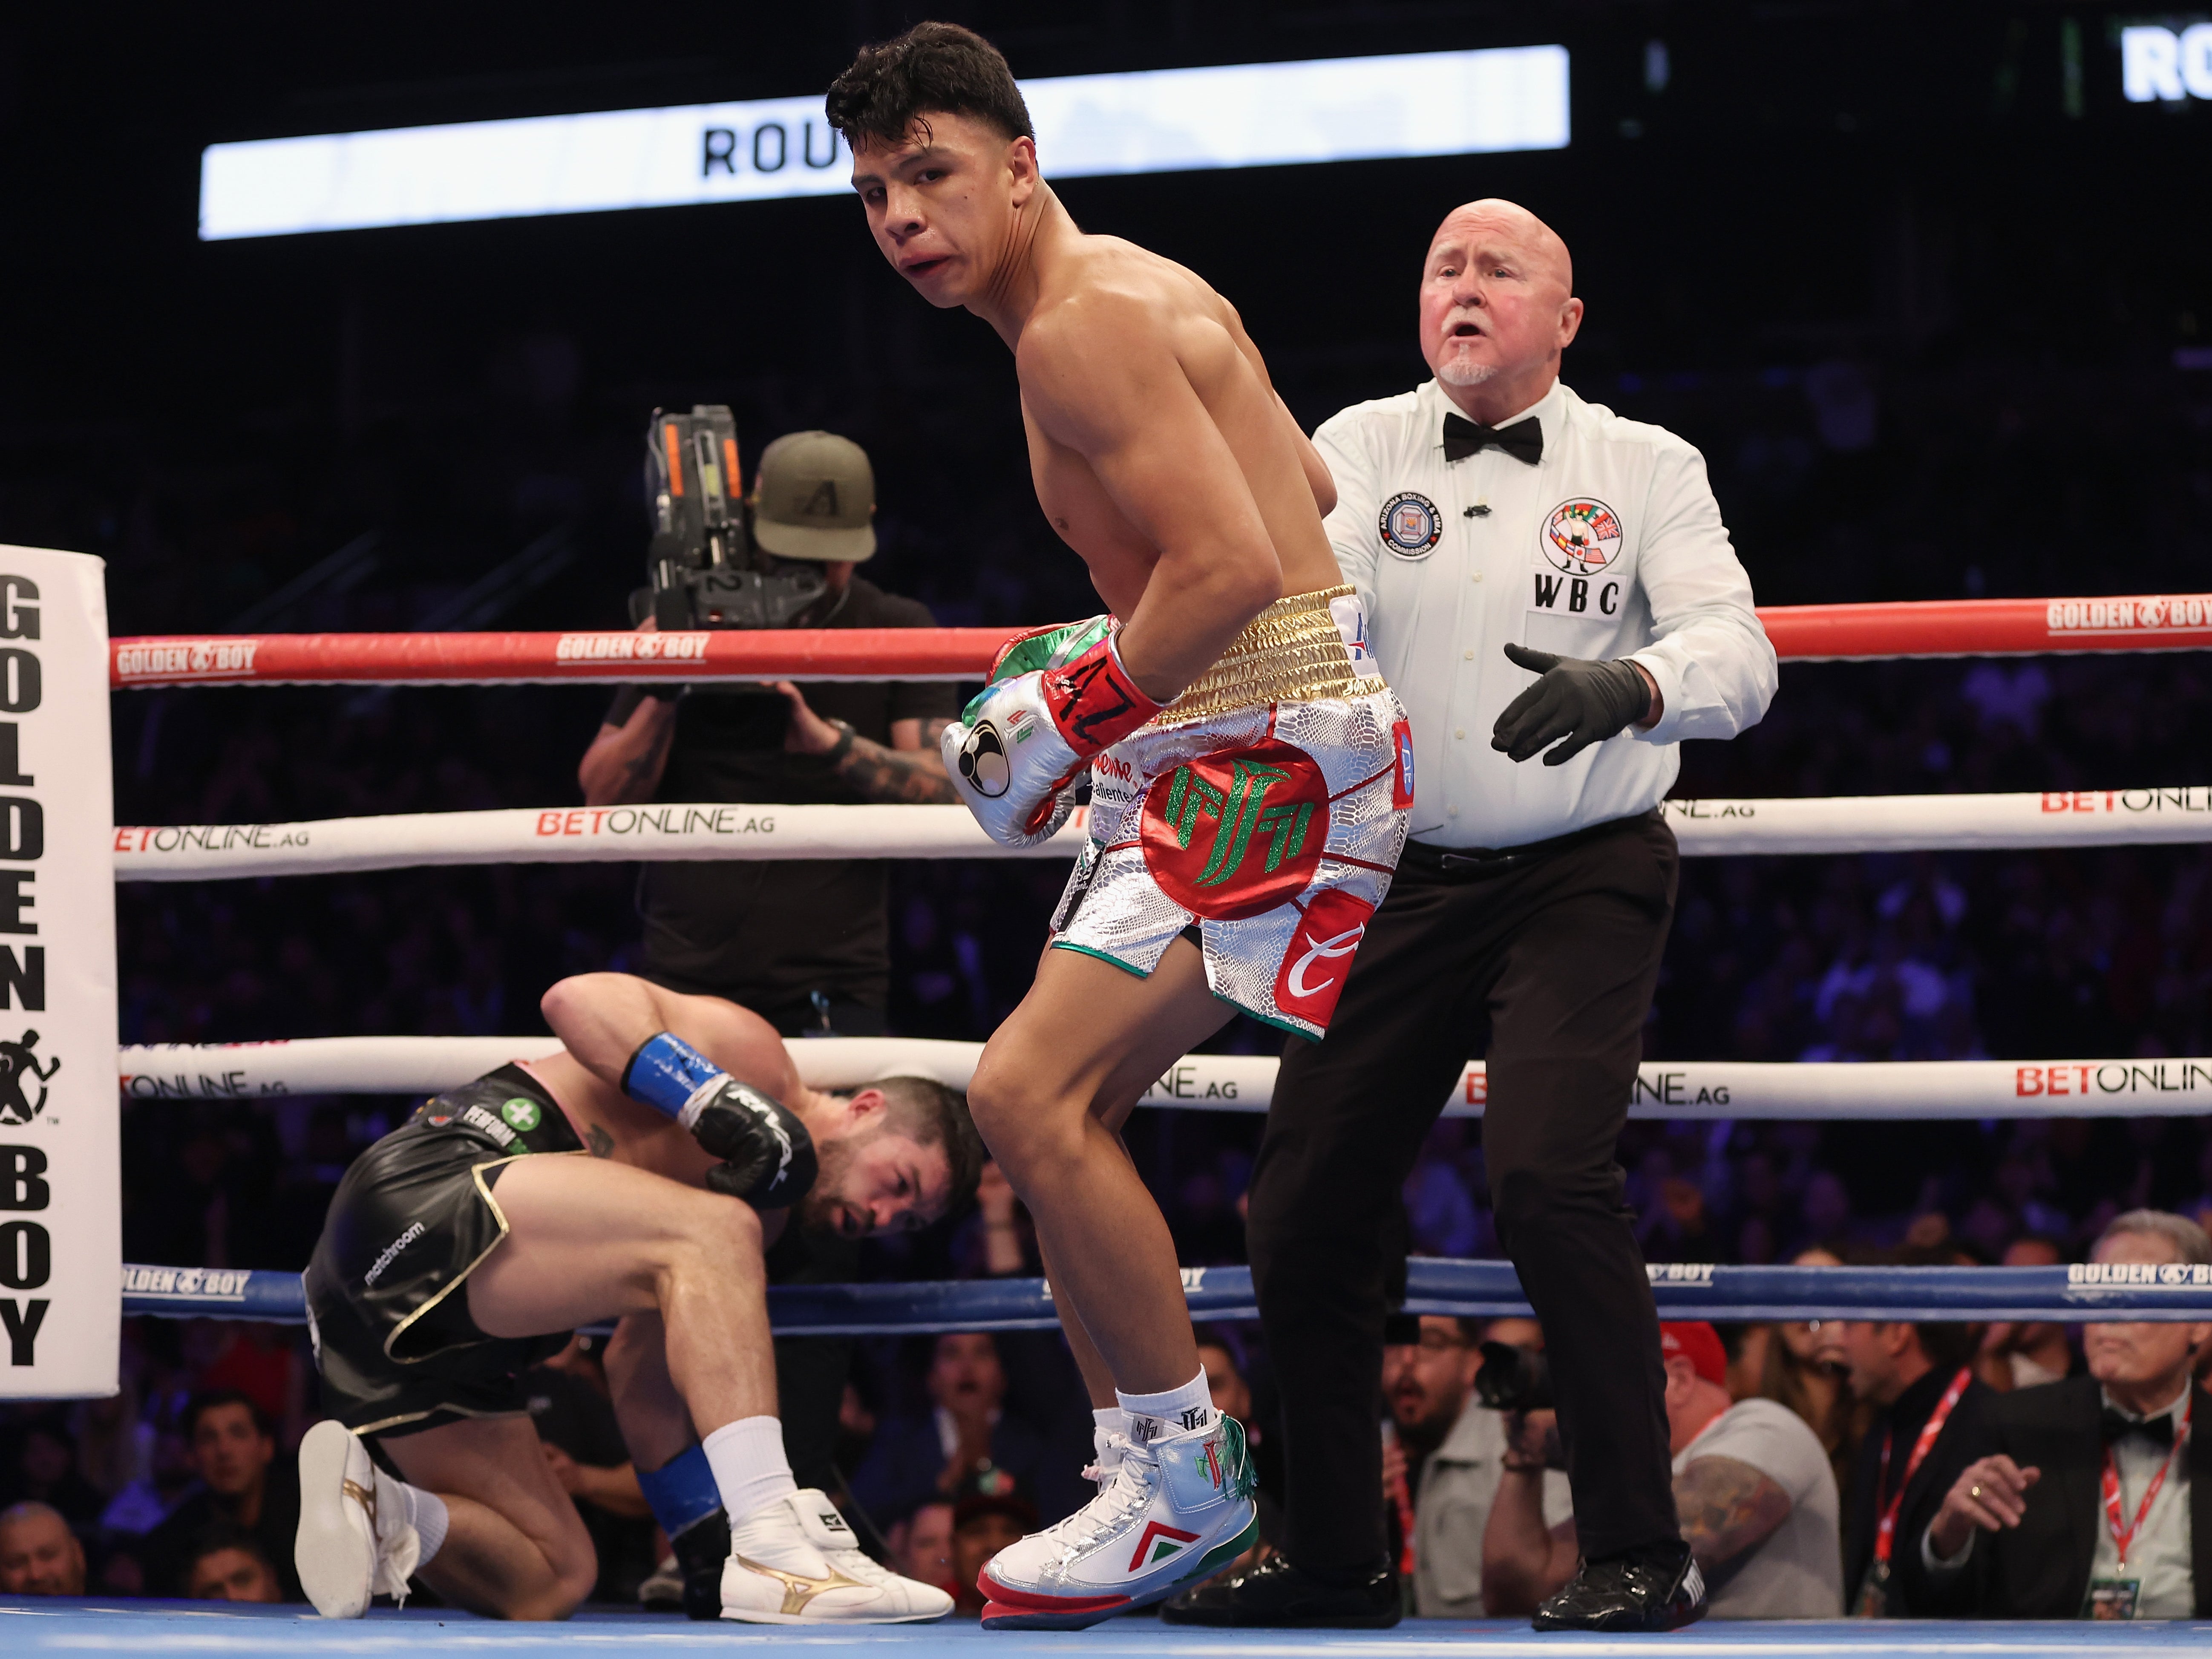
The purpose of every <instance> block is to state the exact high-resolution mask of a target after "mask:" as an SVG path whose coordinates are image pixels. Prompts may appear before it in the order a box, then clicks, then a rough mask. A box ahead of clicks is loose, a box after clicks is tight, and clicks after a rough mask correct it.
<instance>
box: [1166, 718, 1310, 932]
mask: <svg viewBox="0 0 2212 1659" xmlns="http://www.w3.org/2000/svg"><path fill="white" fill-rule="evenodd" d="M1138 838H1139V843H1140V844H1141V846H1142V847H1143V849H1144V855H1145V867H1146V869H1147V870H1149V871H1150V872H1152V879H1153V880H1154V881H1156V882H1158V884H1159V886H1160V890H1161V891H1162V892H1164V893H1165V894H1166V895H1167V896H1169V897H1170V898H1171V899H1173V900H1174V901H1175V902H1176V903H1177V904H1180V905H1181V906H1182V908H1184V909H1186V910H1188V911H1190V912H1191V913H1192V914H1193V915H1200V916H1206V917H1208V918H1210V919H1212V920H1213V921H1239V920H1241V919H1243V918H1244V917H1246V916H1258V915H1266V914H1267V912H1268V911H1270V910H1272V909H1273V908H1275V907H1276V906H1277V905H1279V904H1282V903H1285V902H1288V901H1289V900H1291V899H1293V898H1296V897H1297V896H1298V895H1299V894H1300V893H1303V892H1304V891H1305V890H1306V888H1307V886H1308V885H1309V884H1310V883H1311V882H1312V880H1313V878H1314V873H1315V872H1316V871H1317V870H1318V869H1320V867H1321V852H1322V845H1323V844H1324V843H1325V842H1327V841H1328V780H1327V779H1326V778H1324V777H1323V776H1322V769H1321V768H1320V766H1319V765H1317V764H1316V763H1315V761H1314V758H1313V757H1312V756H1310V755H1309V754H1307V753H1306V751H1305V750H1303V749H1300V748H1298V747H1297V746H1296V745H1295V744H1288V743H1284V742H1281V741H1279V740H1278V741H1273V742H1268V743H1263V744H1257V745H1255V747H1253V748H1250V749H1230V750H1222V751H1221V752H1220V753H1218V754H1213V755H1201V756H1200V757H1199V758H1198V759H1196V760H1194V761H1189V762H1187V763H1184V764H1183V765H1181V766H1178V767H1176V769H1175V770H1174V771H1172V772H1164V773H1162V774H1161V775H1159V776H1158V777H1157V778H1155V779H1153V780H1152V787H1151V788H1150V789H1149V790H1147V791H1146V794H1145V810H1144V814H1143V817H1142V819H1141V821H1140V823H1139V829H1138Z"/></svg>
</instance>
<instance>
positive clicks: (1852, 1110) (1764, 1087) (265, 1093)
mask: <svg viewBox="0 0 2212 1659" xmlns="http://www.w3.org/2000/svg"><path fill="white" fill-rule="evenodd" d="M785 1046H786V1047H787V1048H789V1049H790V1051H791V1054H792V1056H793V1059H794V1060H796V1061H797V1062H798V1066H799V1076H800V1077H801V1078H802V1079H804V1080H805V1082H806V1083H807V1084H808V1085H811V1086H812V1087H814V1088H817V1089H835V1088H853V1087H855V1086H857V1085H861V1084H866V1083H869V1082H872V1081H873V1080H874V1079H878V1078H884V1077H892V1076H897V1075H902V1074H904V1075H909V1076H921V1077H931V1078H935V1079H938V1080H939V1082H941V1083H944V1084H946V1085H950V1086H951V1087H953V1088H957V1089H964V1088H966V1087H967V1086H968V1079H969V1076H970V1075H971V1074H972V1073H973V1072H974V1071H975V1060H976V1057H977V1056H978V1055H979V1054H981V1053H982V1045H981V1043H976V1042H933V1041H930V1040H927V1039H923V1038H917V1037H823V1038H817V1039H806V1038H801V1039H798V1040H794V1041H791V1042H787V1044H786V1045H785ZM557 1047H558V1045H557V1044H556V1042H554V1040H553V1039H552V1038H550V1037H544V1036H537V1037H426V1036H416V1037H410V1036H353V1037H308V1038H305V1039H302V1040H300V1041H297V1042H245V1043H161V1044H155V1045H150V1046H144V1047H138V1048H125V1049H124V1050H123V1051H122V1054H121V1057H120V1058H121V1071H122V1086H123V1092H124V1094H125V1095H126V1096H127V1097H131V1098H132V1099H137V1100H252V1099H259V1098H262V1097H269V1096H283V1095H323V1094H396V1095H430V1094H435V1093H437V1092H439V1091H441V1090H444V1089H450V1088H452V1087H453V1086H454V1085H456V1084H459V1083H465V1082H467V1081H468V1080H469V1079H471V1078H475V1077H480V1076H482V1075H483V1073H486V1072H489V1071H490V1070H492V1069H493V1068H494V1067H495V1066H502V1065H505V1064H506V1063H507V1061H509V1060H528V1059H531V1058H533V1057H535V1056H538V1055H543V1054H550V1053H552V1052H554V1050H555V1049H556V1048H557ZM1275 1069H1276V1061H1275V1060H1274V1058H1273V1056H1272V1055H1264V1054H1190V1055H1187V1056H1186V1057H1185V1058H1184V1059H1182V1060H1180V1061H1178V1062H1177V1063H1176V1065H1175V1066H1173V1067H1171V1068H1170V1070H1169V1072H1168V1073H1167V1074H1166V1075H1165V1076H1164V1077H1163V1078H1161V1079H1160V1080H1159V1081H1158V1083H1156V1084H1154V1085H1152V1088H1151V1089H1150V1090H1148V1091H1146V1095H1145V1097H1144V1099H1143V1101H1142V1102H1141V1104H1144V1105H1148V1106H1169V1107H1181V1108H1183V1109H1189V1110H1195V1111H1214V1112H1264V1111H1265V1110H1267V1103H1268V1101H1269V1100H1270V1099H1271V1098H1272V1097H1273V1094H1274V1087H1275ZM1485 1093H1486V1078H1485V1073H1484V1069H1483V1066H1482V1064H1481V1062H1480V1061H1476V1062H1474V1063H1473V1064H1471V1065H1469V1066H1468V1067H1467V1068H1466V1070H1465V1071H1464V1072H1463V1073H1462V1074H1461V1078H1460V1081H1459V1084H1458V1085H1457V1087H1455V1089H1454V1090H1453V1091H1452V1095H1451V1098H1450V1100H1449V1103H1447V1104H1446V1106H1445V1108H1444V1115H1446V1116H1447V1117H1479V1116H1480V1115H1481V1114H1482V1103H1483V1099H1484V1096H1485ZM2206 1112H2212V1058H2205V1059H2194V1060H2019V1061H2015V1060H1893V1061H1869V1062H1867V1063H1863V1064H1833V1063H1827V1062H1800V1063H1796V1064H1787V1063H1785V1064H1772V1063H1768V1062H1762V1061H1752V1060H1683V1061H1668V1060H1647V1061H1646V1062H1645V1063H1644V1065H1642V1066H1639V1067H1638V1070H1637V1079H1636V1085H1635V1088H1634V1089H1633V1091H1632V1093H1631V1098H1630V1102H1629V1109H1628V1115H1630V1116H1631V1117H1640V1118H1658V1119H1676V1118H1680V1119H1707V1118H1808V1119H1824V1118H1854V1119H1867V1118H1874V1119H1881V1118H1889V1119H1923V1118H1997V1117H2151V1116H2166V1117H2179V1116H2194V1115H2201V1114H2203V1113H2206Z"/></svg>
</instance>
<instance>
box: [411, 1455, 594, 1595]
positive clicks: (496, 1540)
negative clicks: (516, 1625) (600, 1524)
mask: <svg viewBox="0 0 2212 1659" xmlns="http://www.w3.org/2000/svg"><path fill="white" fill-rule="evenodd" d="M381 1444H382V1445H383V1448H384V1450H385V1452H386V1455H389V1456H390V1457H391V1459H392V1462H394V1463H395V1464H397V1465H398V1468H399V1473H400V1474H401V1475H402V1476H403V1477H404V1479H405V1480H406V1481H407V1483H408V1484H409V1485H410V1486H419V1487H420V1488H422V1490H423V1491H424V1492H435V1493H436V1494H437V1495H438V1496H439V1497H440V1498H442V1499H443V1500H444V1502H445V1505H446V1513H447V1530H446V1541H445V1542H444V1544H443V1545H441V1547H439V1550H438V1553H437V1554H436V1555H435V1556H434V1557H432V1558H431V1559H430V1560H429V1561H428V1562H427V1563H425V1564H424V1565H422V1567H421V1568H420V1569H419V1570H418V1572H417V1575H416V1576H417V1577H420V1578H421V1579H422V1582H423V1583H426V1584H428V1585H429V1586H430V1588H431V1589H435V1590H436V1591H437V1592H438V1594H439V1595H441V1596H443V1597H444V1598H445V1599H446V1600H447V1601H451V1602H453V1604H454V1605H455V1606H457V1607H466V1608H467V1609H469V1611H471V1613H483V1614H485V1615H487V1616H489V1617H491V1618H495V1619H566V1618H567V1617H568V1615H569V1614H570V1613H573V1612H574V1611H575V1608H576V1605H577V1603H579V1602H580V1601H582V1600H583V1599H584V1598H585V1597H586V1596H587V1595H590V1594H591V1593H592V1584H593V1583H596V1582H597V1581H598V1579H599V1559H598V1557H597V1556H596V1554H595V1553H593V1551H592V1536H591V1534H589V1533H588V1532H586V1531H585V1529H584V1522H583V1517H582V1516H580V1515H578V1514H577V1513H576V1505H575V1504H574V1500H572V1499H571V1498H569V1496H568V1493H567V1492H563V1491H562V1490H561V1485H560V1482H558V1481H557V1480H554V1478H553V1471H552V1470H551V1469H550V1468H549V1467H547V1465H546V1462H545V1455H544V1452H543V1451H541V1450H540V1449H539V1447H538V1430H537V1427H536V1425H533V1424H532V1422H531V1420H530V1419H528V1418H526V1417H499V1418H492V1419H486V1420H483V1421H479V1422H473V1423H448V1424H447V1425H444V1426H443V1427H441V1428H435V1429H425V1430H424V1431H422V1432H421V1433H420V1434H409V1435H401V1436H399V1437H396V1438H395V1437H389V1436H387V1437H385V1438H384V1439H383V1440H382V1442H381Z"/></svg>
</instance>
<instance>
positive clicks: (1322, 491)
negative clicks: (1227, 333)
mask: <svg viewBox="0 0 2212 1659" xmlns="http://www.w3.org/2000/svg"><path fill="white" fill-rule="evenodd" d="M1275 407H1276V408H1278V409H1279V410H1282V411H1283V420H1284V422H1285V424H1286V425H1288V426H1289V428H1291V441H1292V442H1293V443H1294V444H1295V445H1296V446H1297V452H1298V469H1299V471H1302V472H1304V474H1305V475H1306V484H1307V487H1308V488H1310V489H1311V490H1312V491H1313V498H1314V506H1315V507H1316V508H1318V509H1319V510H1320V513H1321V515H1322V518H1324V519H1326V518H1327V517H1328V515H1329V514H1330V513H1334V512H1335V511H1336V478H1335V477H1334V474H1332V473H1331V472H1330V471H1329V470H1328V462H1327V461H1325V460H1323V459H1322V455H1321V451H1320V450H1318V449H1316V448H1315V447H1314V441H1313V440H1312V439H1311V438H1309V437H1307V436H1306V429H1305V428H1304V427H1302V426H1300V425H1299V424H1298V417H1297V416H1295V415H1293V414H1291V406H1290V405H1289V404H1286V403H1285V402H1284V401H1283V394H1282V393H1281V392H1277V393H1276V394H1275Z"/></svg>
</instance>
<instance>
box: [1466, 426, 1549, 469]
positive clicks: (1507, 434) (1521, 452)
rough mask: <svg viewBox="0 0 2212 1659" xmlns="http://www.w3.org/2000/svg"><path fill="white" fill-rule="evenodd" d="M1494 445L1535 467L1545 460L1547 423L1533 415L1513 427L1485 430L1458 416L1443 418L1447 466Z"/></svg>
mask: <svg viewBox="0 0 2212 1659" xmlns="http://www.w3.org/2000/svg"><path fill="white" fill-rule="evenodd" d="M1490 444H1494V445H1496V446H1497V447H1498V448H1500V449H1502V450H1504V452H1505V453H1507V454H1509V455H1517V456H1519V457H1520V458H1521V459H1522V460H1524V461H1526V462H1528V465H1531V466H1534V465H1536V463H1537V462H1539V461H1541V460H1542V459H1544V423H1543V422H1541V421H1540V420H1538V419H1537V418H1536V417H1535V416H1534V415H1531V416H1529V417H1528V419H1527V420H1525V421H1516V422H1513V424H1512V425H1511V426H1505V427H1496V426H1485V425H1483V424H1482V422H1480V421H1469V420H1464V419H1462V417H1461V416H1457V415H1447V416H1444V464H1445V465H1448V466H1449V465H1450V464H1451V463H1452V462H1454V461H1459V460H1464V459H1467V458H1468V456H1469V455H1472V454H1474V452H1475V451H1477V450H1478V449H1480V448H1482V447H1484V446H1485V445H1490Z"/></svg>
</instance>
